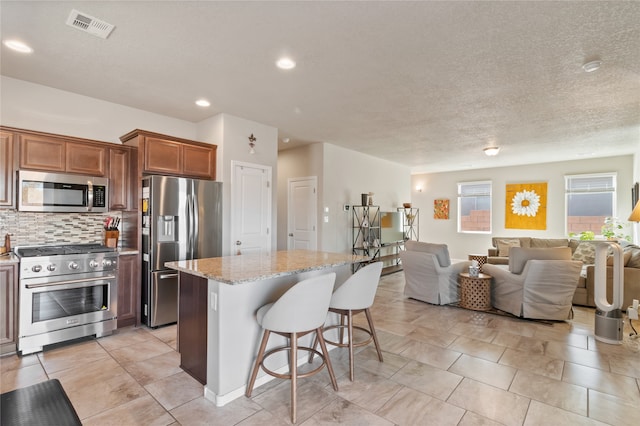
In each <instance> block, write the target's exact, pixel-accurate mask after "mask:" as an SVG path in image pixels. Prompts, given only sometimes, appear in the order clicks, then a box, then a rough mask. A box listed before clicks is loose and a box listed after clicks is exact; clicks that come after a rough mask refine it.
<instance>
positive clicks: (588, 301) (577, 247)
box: [487, 237, 640, 309]
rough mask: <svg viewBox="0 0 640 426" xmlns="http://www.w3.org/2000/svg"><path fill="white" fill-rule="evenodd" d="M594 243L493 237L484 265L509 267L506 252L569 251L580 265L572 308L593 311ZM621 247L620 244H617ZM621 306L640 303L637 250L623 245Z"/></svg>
mask: <svg viewBox="0 0 640 426" xmlns="http://www.w3.org/2000/svg"><path fill="white" fill-rule="evenodd" d="M593 242H594V241H580V240H573V239H568V238H533V237H493V238H492V239H491V243H492V245H493V247H491V248H489V250H488V253H487V254H488V256H487V263H489V264H497V265H508V264H509V249H510V248H511V247H523V248H551V247H569V248H570V249H571V253H572V259H573V260H580V261H581V262H582V263H583V266H582V270H581V272H580V278H579V279H578V285H577V287H576V290H575V293H574V295H573V304H574V305H581V306H590V307H595V302H594V284H595V273H594V266H593V256H594V254H595V251H594V250H593ZM620 244H621V245H622V244H625V243H624V242H621V243H620ZM623 248H624V254H625V255H624V265H625V266H624V304H623V307H624V308H625V309H626V308H627V307H628V306H629V305H631V304H632V301H633V299H640V247H638V246H636V245H633V244H626V245H625V246H624V247H623ZM612 277H613V268H612V267H611V266H608V267H607V295H608V299H609V301H611V300H612V299H611V294H612V285H613V284H612V282H613V278H612Z"/></svg>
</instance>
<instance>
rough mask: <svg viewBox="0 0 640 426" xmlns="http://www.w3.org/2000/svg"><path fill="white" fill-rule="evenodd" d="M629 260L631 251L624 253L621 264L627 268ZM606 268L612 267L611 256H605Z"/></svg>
mask: <svg viewBox="0 0 640 426" xmlns="http://www.w3.org/2000/svg"><path fill="white" fill-rule="evenodd" d="M629 260H631V251H625V252H624V253H623V257H622V264H623V265H624V266H627V263H629ZM607 266H613V255H609V256H607Z"/></svg>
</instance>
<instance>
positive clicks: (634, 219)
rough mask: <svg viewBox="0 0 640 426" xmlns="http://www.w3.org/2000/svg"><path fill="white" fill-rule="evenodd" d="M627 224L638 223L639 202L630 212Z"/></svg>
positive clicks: (639, 220) (639, 214)
mask: <svg viewBox="0 0 640 426" xmlns="http://www.w3.org/2000/svg"><path fill="white" fill-rule="evenodd" d="M627 220H628V221H629V222H640V201H638V202H637V203H636V206H635V207H634V208H633V211H632V212H631V216H629V219H627Z"/></svg>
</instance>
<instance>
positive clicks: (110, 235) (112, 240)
mask: <svg viewBox="0 0 640 426" xmlns="http://www.w3.org/2000/svg"><path fill="white" fill-rule="evenodd" d="M118 238H120V231H108V230H105V231H104V245H105V246H107V247H110V248H116V247H118Z"/></svg>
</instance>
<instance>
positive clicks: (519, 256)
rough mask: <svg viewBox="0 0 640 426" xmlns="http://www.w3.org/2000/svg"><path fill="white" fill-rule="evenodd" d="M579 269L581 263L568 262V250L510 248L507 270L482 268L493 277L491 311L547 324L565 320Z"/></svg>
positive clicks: (488, 266)
mask: <svg viewBox="0 0 640 426" xmlns="http://www.w3.org/2000/svg"><path fill="white" fill-rule="evenodd" d="M581 269H582V262H580V261H574V260H571V249H570V248H569V247H554V248H522V247H512V248H511V250H509V266H508V268H507V267H505V266H503V265H490V264H486V265H484V266H483V267H482V271H483V272H484V273H486V274H489V275H491V276H492V277H493V280H492V283H491V304H492V305H493V307H495V308H497V309H500V310H501V311H505V312H509V313H511V314H513V315H516V316H519V317H524V318H532V319H550V320H565V319H567V318H569V316H570V314H571V306H572V300H573V294H574V293H575V291H576V287H577V286H578V280H579V279H580V270H581Z"/></svg>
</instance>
